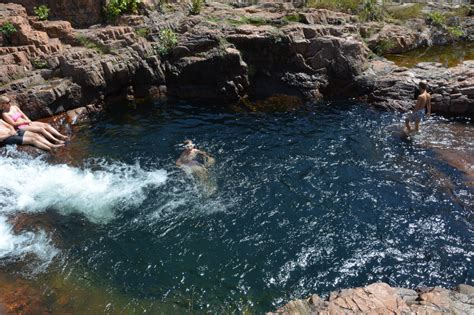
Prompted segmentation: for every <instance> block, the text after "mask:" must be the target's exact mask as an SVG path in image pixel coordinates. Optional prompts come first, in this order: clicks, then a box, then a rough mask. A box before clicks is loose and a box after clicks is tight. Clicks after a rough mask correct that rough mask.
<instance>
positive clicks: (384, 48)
mask: <svg viewBox="0 0 474 315" xmlns="http://www.w3.org/2000/svg"><path fill="white" fill-rule="evenodd" d="M395 45H396V44H395V41H394V40H393V39H391V38H387V39H382V40H381V41H380V42H378V43H377V45H376V46H375V48H374V52H375V53H376V54H377V55H379V56H382V55H384V54H386V53H388V52H390V50H391V49H392V48H393V47H395Z"/></svg>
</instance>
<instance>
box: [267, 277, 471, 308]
mask: <svg viewBox="0 0 474 315" xmlns="http://www.w3.org/2000/svg"><path fill="white" fill-rule="evenodd" d="M473 312H474V287H472V286H469V285H464V284H461V285H459V286H458V287H457V288H456V289H454V290H447V289H443V288H438V287H435V288H420V289H417V290H410V289H403V288H394V287H390V286H389V285H388V284H386V283H383V282H379V283H373V284H371V285H368V286H366V287H363V288H354V289H344V290H341V291H338V292H331V294H330V295H329V297H328V298H326V299H322V298H320V297H319V296H318V295H316V294H314V295H312V296H311V297H309V298H307V299H303V300H294V301H291V302H289V303H288V304H286V305H284V306H283V307H281V308H279V309H278V310H277V311H275V312H274V313H267V315H272V314H299V315H309V314H328V315H329V314H472V313H473Z"/></svg>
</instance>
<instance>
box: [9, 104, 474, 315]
mask: <svg viewBox="0 0 474 315" xmlns="http://www.w3.org/2000/svg"><path fill="white" fill-rule="evenodd" d="M402 121H403V119H402V117H401V116H399V115H398V114H394V113H381V112H377V111H373V110H370V109H367V108H364V107H363V106H357V105H347V104H346V105H344V104H339V105H335V104H320V105H314V106H301V107H299V109H298V110H292V111H291V112H287V113H245V112H244V113H242V112H239V113H234V112H228V111H224V110H217V109H216V110H209V109H208V110H205V109H203V108H202V107H197V106H196V107H194V106H189V105H187V104H175V105H171V104H170V105H156V106H152V107H151V108H145V109H143V110H138V111H136V112H134V113H127V114H125V115H121V114H116V115H111V116H109V117H107V118H105V117H104V118H103V119H102V120H100V121H98V122H97V123H95V124H94V126H92V127H90V128H82V129H80V131H79V132H78V135H77V142H75V144H73V146H75V148H74V150H73V152H76V151H77V152H84V151H87V152H88V157H87V158H85V159H83V160H80V161H76V163H75V165H76V166H67V165H64V164H55V163H52V162H47V161H45V160H44V159H42V158H41V157H38V158H35V159H33V160H32V159H30V158H29V157H27V156H22V155H18V154H16V153H15V152H11V153H9V155H7V156H3V157H0V166H1V167H2V169H8V173H10V175H8V176H9V177H8V182H5V181H2V182H0V194H1V197H2V200H3V207H2V208H3V210H2V212H1V213H0V214H1V215H2V216H3V217H7V216H8V217H12V216H17V215H18V214H19V213H20V212H22V213H26V214H24V215H27V216H28V215H30V214H28V213H44V214H48V213H49V212H53V213H57V215H58V216H60V217H64V218H67V219H66V220H56V219H55V220H52V221H51V222H50V223H51V224H53V225H55V226H54V227H53V228H51V229H50V228H48V229H47V230H45V229H44V228H43V227H40V228H37V229H36V231H35V232H34V233H36V234H31V235H32V237H31V238H29V239H27V241H28V242H29V243H25V244H29V245H30V246H31V244H44V241H43V239H44V240H45V241H46V244H49V245H48V246H52V249H53V250H55V251H56V252H55V254H54V255H53V254H51V255H49V256H48V257H41V256H40V257H38V256H37V255H36V254H35V251H30V254H29V255H26V256H25V255H17V254H16V252H15V251H13V250H9V252H8V255H9V257H10V258H11V257H17V259H16V262H18V261H20V262H30V261H38V260H39V261H41V262H43V264H49V269H48V270H47V271H43V272H40V273H39V275H38V274H36V275H35V274H32V273H31V271H30V270H28V269H25V268H23V267H22V266H21V264H20V265H18V264H12V262H11V260H5V259H3V260H0V261H1V263H2V266H3V268H4V269H5V272H9V270H11V269H13V270H15V272H19V273H20V274H22V277H24V276H28V275H30V276H32V278H31V280H29V283H30V284H31V286H32V287H33V288H35V287H41V288H42V290H46V289H45V288H47V290H50V291H49V292H51V295H50V296H49V298H48V299H46V301H43V302H44V303H47V306H48V307H49V308H53V309H54V310H55V312H56V313H58V314H61V313H64V312H73V313H74V312H76V313H77V312H79V313H81V312H82V313H101V312H103V313H107V312H109V313H113V311H111V310H113V309H126V310H127V313H130V314H133V313H136V314H141V313H143V312H144V310H145V309H146V310H147V311H148V312H151V313H153V312H158V311H163V310H164V311H165V312H166V311H169V312H175V313H185V312H187V311H188V310H189V309H193V310H194V311H197V312H209V311H210V312H213V313H226V312H227V313H231V312H233V311H236V310H238V309H240V310H244V309H250V310H253V311H257V312H262V311H266V310H270V309H274V307H275V305H276V304H280V303H282V302H284V301H286V300H288V299H290V298H294V297H303V296H306V295H308V294H310V293H320V294H324V293H327V292H329V291H331V290H334V289H337V288H343V287H353V286H360V285H365V284H367V283H369V282H374V281H378V280H381V281H386V282H388V283H390V284H392V285H396V286H406V287H415V286H419V285H441V286H448V287H449V286H453V285H455V284H458V283H472V281H473V274H472V268H471V265H472V262H471V259H472V255H473V253H474V251H473V247H472V237H473V234H472V228H473V227H472V206H473V197H472V193H473V191H472V186H470V185H469V184H468V182H469V181H468V180H466V176H470V175H469V174H470V173H469V169H471V168H472V160H466V161H467V163H459V164H460V165H462V166H463V167H467V169H462V168H461V169H460V170H459V167H458V165H457V164H455V163H452V161H451V160H453V159H451V160H450V159H447V158H446V159H445V158H441V159H440V158H439V154H440V153H439V152H438V150H439V148H442V149H443V150H447V148H448V149H449V152H450V154H451V155H452V154H459V155H456V156H461V155H462V154H465V155H466V156H472V153H471V151H470V150H472V145H471V144H472V141H473V131H472V126H471V124H470V122H464V123H462V124H461V123H456V122H453V121H446V120H443V119H440V118H434V119H432V120H430V121H429V122H427V123H425V124H423V125H422V131H421V133H420V134H418V135H416V136H414V137H413V138H412V139H409V140H407V139H404V138H402V137H401V136H400V134H401V133H400V130H401V127H402V125H403V123H402ZM81 139H84V141H82V140H81ZM184 139H193V140H195V142H196V143H197V144H198V146H199V147H201V148H203V149H204V150H206V151H208V152H210V153H211V154H212V155H213V156H215V157H216V159H217V163H216V165H215V167H214V168H213V169H212V174H211V176H212V180H213V181H214V182H215V183H216V185H217V190H216V192H215V193H213V194H212V195H209V194H206V193H205V191H203V189H202V187H201V186H200V185H199V184H198V183H197V182H196V181H195V179H193V177H190V176H188V175H186V174H185V173H184V172H182V171H181V170H180V169H178V168H176V167H175V166H174V161H175V159H176V158H177V157H178V156H179V154H180V148H179V147H177V146H176V145H177V144H179V143H181V142H182V141H183V140H184ZM453 152H455V153H453ZM79 156H80V155H79ZM441 156H442V157H443V155H441ZM456 159H457V158H456ZM456 159H454V160H456ZM469 163H471V164H469ZM466 165H471V166H466ZM27 174H29V175H27ZM31 178H37V179H36V180H34V181H32V180H31ZM24 222H26V221H24ZM0 223H1V227H2V229H0V231H7V232H8V233H7V234H8V237H10V238H11V239H15V238H17V237H18V238H21V237H23V236H24V235H26V234H20V235H15V234H12V232H10V231H11V224H12V223H10V222H9V221H6V220H4V221H0ZM44 226H48V225H44ZM21 233H26V231H24V230H22V232H21ZM38 236H43V239H40V238H38ZM35 237H36V238H35ZM51 239H54V240H55V239H60V240H61V241H60V242H56V241H55V242H54V245H53V244H52V242H51V241H50V240H51ZM37 240H38V242H37ZM39 240H41V241H39ZM41 242H43V243H41ZM9 244H20V245H18V246H17V247H19V248H20V249H21V248H22V245H21V244H23V243H21V242H20V241H19V240H17V241H15V242H13V241H12V242H8V244H7V245H9ZM25 246H26V245H25ZM2 248H7V249H8V248H9V247H8V246H2V247H0V250H2ZM46 258H47V259H46ZM51 261H53V263H51ZM15 279H16V278H15ZM15 281H16V280H15ZM22 281H23V280H22Z"/></svg>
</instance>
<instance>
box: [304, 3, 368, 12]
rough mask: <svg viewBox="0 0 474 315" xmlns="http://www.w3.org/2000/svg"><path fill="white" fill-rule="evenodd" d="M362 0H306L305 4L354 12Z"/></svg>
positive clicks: (311, 6) (312, 6) (310, 6)
mask: <svg viewBox="0 0 474 315" xmlns="http://www.w3.org/2000/svg"><path fill="white" fill-rule="evenodd" d="M363 2H364V1H363V0H307V1H306V6H307V7H309V8H315V9H328V10H337V11H344V12H348V13H356V12H357V10H358V8H359V7H360V6H361V5H362V3H363Z"/></svg>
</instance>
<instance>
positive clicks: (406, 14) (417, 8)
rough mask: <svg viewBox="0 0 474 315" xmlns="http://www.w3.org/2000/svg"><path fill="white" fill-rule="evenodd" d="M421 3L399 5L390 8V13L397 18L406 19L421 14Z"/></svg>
mask: <svg viewBox="0 0 474 315" xmlns="http://www.w3.org/2000/svg"><path fill="white" fill-rule="evenodd" d="M422 10H423V4H421V3H416V4H413V5H410V6H407V7H401V8H397V9H391V10H390V11H389V13H390V15H391V16H392V17H393V18H394V19H397V20H402V21H406V20H409V19H414V18H417V17H421V16H422V12H421V11H422Z"/></svg>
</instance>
